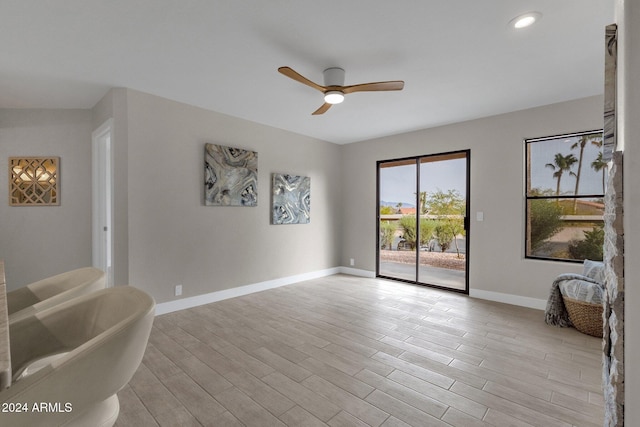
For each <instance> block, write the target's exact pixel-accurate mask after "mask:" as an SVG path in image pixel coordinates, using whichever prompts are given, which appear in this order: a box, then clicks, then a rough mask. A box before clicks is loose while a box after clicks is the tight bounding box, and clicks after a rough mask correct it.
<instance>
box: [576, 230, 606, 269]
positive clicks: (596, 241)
mask: <svg viewBox="0 0 640 427" xmlns="http://www.w3.org/2000/svg"><path fill="white" fill-rule="evenodd" d="M583 233H584V240H571V241H570V242H569V254H570V255H571V257H572V258H574V259H591V260H595V261H602V256H603V253H602V252H603V247H604V228H603V227H601V226H596V227H593V230H591V231H583Z"/></svg>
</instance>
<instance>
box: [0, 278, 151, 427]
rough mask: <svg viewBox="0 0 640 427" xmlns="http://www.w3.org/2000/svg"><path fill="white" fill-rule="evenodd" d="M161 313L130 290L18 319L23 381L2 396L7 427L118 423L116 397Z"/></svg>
mask: <svg viewBox="0 0 640 427" xmlns="http://www.w3.org/2000/svg"><path fill="white" fill-rule="evenodd" d="M154 312H155V303H154V301H153V298H151V297H150V296H149V295H148V294H146V293H145V292H143V291H141V290H138V289H136V288H133V287H130V286H122V287H115V288H108V289H103V290H100V291H97V292H94V293H92V294H89V295H84V296H80V297H77V298H75V299H72V300H69V301H67V302H64V303H61V304H58V305H56V306H54V307H50V308H47V309H44V310H42V311H40V312H37V313H35V314H32V315H30V316H26V317H22V318H20V319H18V320H16V321H15V322H13V323H12V325H11V331H10V333H11V337H10V338H11V360H12V371H13V377H14V380H15V382H14V383H13V384H12V385H11V386H10V387H9V388H8V389H5V390H3V391H0V405H4V406H2V407H3V408H4V407H7V408H10V409H12V411H9V412H0V425H3V426H30V427H35V426H47V427H50V426H59V425H65V426H111V425H113V424H114V423H115V421H116V419H117V416H118V412H119V403H118V397H117V395H116V393H117V392H118V391H119V390H121V389H122V388H123V387H124V386H125V385H126V384H127V383H128V382H129V380H130V379H131V377H132V376H133V374H134V373H135V371H136V369H137V368H138V366H139V364H140V362H141V360H142V356H143V355H144V351H145V349H146V345H147V341H148V338H149V333H150V332H151V326H152V324H153V317H154ZM56 355H57V356H56ZM36 365H40V366H39V367H38V369H33V367H34V366H36ZM25 369H26V370H27V373H28V374H27V375H23V373H24V371H25ZM30 371H33V372H30ZM42 404H45V405H46V406H45V410H44V411H34V406H33V405H36V407H35V408H36V409H39V408H40V405H42ZM19 409H23V410H26V411H23V412H17V411H18V410H19Z"/></svg>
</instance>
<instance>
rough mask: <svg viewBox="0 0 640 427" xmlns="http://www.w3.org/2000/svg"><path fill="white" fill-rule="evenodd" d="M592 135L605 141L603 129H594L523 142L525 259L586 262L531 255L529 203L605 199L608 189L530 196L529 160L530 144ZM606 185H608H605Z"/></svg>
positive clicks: (526, 139) (528, 139) (527, 139)
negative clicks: (598, 191) (595, 191)
mask: <svg viewBox="0 0 640 427" xmlns="http://www.w3.org/2000/svg"><path fill="white" fill-rule="evenodd" d="M591 134H601V135H603V141H604V133H603V129H594V130H589V131H583V132H573V133H563V134H557V135H551V136H544V137H537V138H525V139H524V140H523V147H524V189H523V193H524V219H525V222H524V257H525V259H533V260H543V261H555V262H569V263H580V264H582V263H583V262H584V260H582V259H571V258H554V257H547V256H539V255H532V254H530V252H531V251H530V250H529V242H530V240H531V238H530V234H531V231H530V218H529V202H530V201H531V200H560V199H572V200H573V199H577V200H579V199H604V197H605V193H606V187H605V188H604V189H603V192H602V193H601V194H600V193H596V194H580V195H575V194H572V195H566V194H565V195H548V196H532V195H530V194H529V188H530V181H531V170H530V169H531V168H530V165H531V163H530V159H529V155H530V150H529V148H528V147H529V144H532V143H537V142H543V141H549V140H557V139H562V138H572V137H578V136H582V135H591ZM583 167H584V165H583ZM605 185H606V184H605ZM603 222H604V214H603Z"/></svg>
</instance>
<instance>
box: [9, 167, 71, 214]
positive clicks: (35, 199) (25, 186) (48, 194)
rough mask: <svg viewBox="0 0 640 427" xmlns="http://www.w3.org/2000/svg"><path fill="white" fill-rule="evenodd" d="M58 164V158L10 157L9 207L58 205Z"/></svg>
mask: <svg viewBox="0 0 640 427" xmlns="http://www.w3.org/2000/svg"><path fill="white" fill-rule="evenodd" d="M59 164H60V158H59V157H10V158H9V205H11V206H56V205H59V204H60V184H59V181H60V180H59V175H60V169H59Z"/></svg>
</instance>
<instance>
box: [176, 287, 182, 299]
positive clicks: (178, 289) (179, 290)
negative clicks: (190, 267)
mask: <svg viewBox="0 0 640 427" xmlns="http://www.w3.org/2000/svg"><path fill="white" fill-rule="evenodd" d="M180 295H182V285H176V296H177V297H179V296H180Z"/></svg>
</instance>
